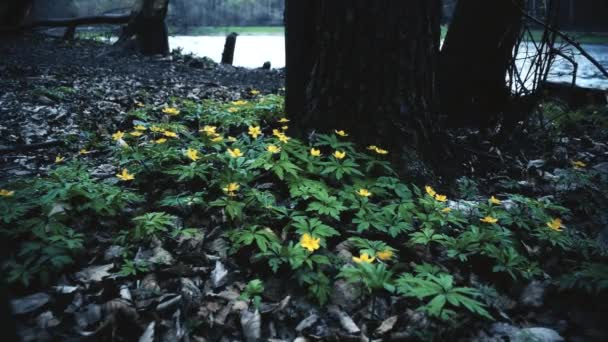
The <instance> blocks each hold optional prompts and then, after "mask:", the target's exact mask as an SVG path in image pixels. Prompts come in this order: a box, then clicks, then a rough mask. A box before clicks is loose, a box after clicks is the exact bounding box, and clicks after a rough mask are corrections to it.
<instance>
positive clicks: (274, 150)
mask: <svg viewBox="0 0 608 342" xmlns="http://www.w3.org/2000/svg"><path fill="white" fill-rule="evenodd" d="M266 151H268V152H270V153H272V154H275V153H279V152H281V148H280V147H278V146H275V145H268V146H267V147H266Z"/></svg>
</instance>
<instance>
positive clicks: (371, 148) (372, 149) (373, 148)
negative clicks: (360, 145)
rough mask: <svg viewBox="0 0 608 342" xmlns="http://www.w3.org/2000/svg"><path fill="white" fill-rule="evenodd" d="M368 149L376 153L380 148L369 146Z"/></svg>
mask: <svg viewBox="0 0 608 342" xmlns="http://www.w3.org/2000/svg"><path fill="white" fill-rule="evenodd" d="M367 149H368V150H370V151H375V150H376V149H378V146H376V145H369V146H367Z"/></svg>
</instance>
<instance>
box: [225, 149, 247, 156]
mask: <svg viewBox="0 0 608 342" xmlns="http://www.w3.org/2000/svg"><path fill="white" fill-rule="evenodd" d="M228 154H229V155H230V156H231V157H232V158H238V157H242V156H243V152H241V150H240V149H238V148H235V149H230V148H229V149H228Z"/></svg>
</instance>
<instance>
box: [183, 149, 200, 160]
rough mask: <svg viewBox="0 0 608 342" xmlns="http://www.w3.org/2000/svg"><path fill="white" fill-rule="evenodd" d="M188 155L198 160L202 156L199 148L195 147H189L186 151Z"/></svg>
mask: <svg viewBox="0 0 608 342" xmlns="http://www.w3.org/2000/svg"><path fill="white" fill-rule="evenodd" d="M186 156H187V157H188V158H190V159H191V160H192V161H197V160H199V159H200V158H201V157H200V156H199V155H198V151H197V150H195V149H193V148H189V149H188V150H187V151H186Z"/></svg>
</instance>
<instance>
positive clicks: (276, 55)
mask: <svg viewBox="0 0 608 342" xmlns="http://www.w3.org/2000/svg"><path fill="white" fill-rule="evenodd" d="M224 41H225V38H224V37H222V36H173V37H170V39H169V42H170V45H171V48H172V49H176V48H181V49H182V51H183V53H192V54H194V55H196V56H198V57H205V56H206V57H209V58H211V59H213V60H214V61H217V62H219V61H220V60H221V58H222V50H223V49H224ZM583 48H585V49H586V50H587V52H589V53H590V54H591V55H592V56H593V57H594V58H595V59H597V60H598V61H599V62H600V63H601V64H602V65H603V66H604V67H605V68H607V69H608V45H583ZM521 50H523V49H521ZM574 52H576V51H574ZM522 53H523V52H522ZM574 59H575V61H576V62H577V63H578V76H577V80H576V84H577V85H579V86H581V87H587V88H596V89H605V90H608V79H606V78H605V77H604V76H603V75H602V74H601V73H600V72H599V71H598V70H597V68H596V67H595V66H593V64H591V63H590V62H589V61H588V60H587V59H585V58H584V57H582V56H580V55H577V54H576V53H574ZM266 61H269V62H270V63H271V64H272V67H273V68H282V67H284V66H285V37H284V36H281V35H274V36H266V35H259V36H258V35H255V36H239V37H238V38H237V42H236V50H235V53H234V65H235V66H242V67H247V68H259V67H261V66H262V64H264V62H266ZM572 70H573V66H572V64H571V63H570V62H568V61H566V60H565V59H564V58H562V57H558V58H557V59H556V61H555V63H554V64H553V67H552V69H551V73H550V76H549V80H550V81H553V82H564V83H571V82H572Z"/></svg>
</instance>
